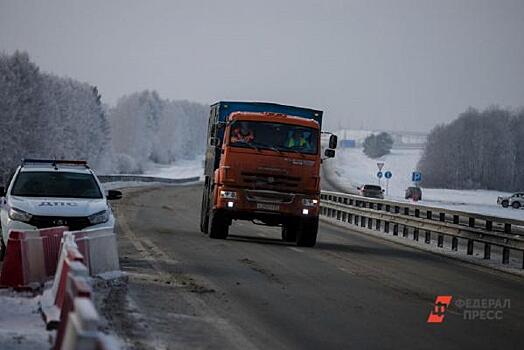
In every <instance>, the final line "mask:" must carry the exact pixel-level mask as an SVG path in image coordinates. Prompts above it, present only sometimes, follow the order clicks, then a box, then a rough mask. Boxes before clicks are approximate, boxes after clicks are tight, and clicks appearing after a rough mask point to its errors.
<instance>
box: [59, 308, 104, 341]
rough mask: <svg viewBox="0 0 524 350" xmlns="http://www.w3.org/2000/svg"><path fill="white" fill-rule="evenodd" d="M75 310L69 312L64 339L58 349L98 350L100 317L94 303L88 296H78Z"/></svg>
mask: <svg viewBox="0 0 524 350" xmlns="http://www.w3.org/2000/svg"><path fill="white" fill-rule="evenodd" d="M74 310H75V311H73V312H71V313H70V314H69V318H68V321H67V326H66V328H65V333H64V339H63V341H62V344H61V345H60V346H59V347H58V348H57V349H60V350H61V349H64V350H70V349H75V350H96V348H97V343H98V342H99V338H100V334H99V332H98V325H99V323H100V317H99V316H98V313H97V312H96V310H95V307H94V305H93V303H92V302H91V300H89V299H87V298H76V299H75V300H74Z"/></svg>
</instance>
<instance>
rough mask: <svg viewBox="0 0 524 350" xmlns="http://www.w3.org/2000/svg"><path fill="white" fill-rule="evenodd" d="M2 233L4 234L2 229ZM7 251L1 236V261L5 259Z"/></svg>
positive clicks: (0, 232)
mask: <svg viewBox="0 0 524 350" xmlns="http://www.w3.org/2000/svg"><path fill="white" fill-rule="evenodd" d="M0 234H2V231H0ZM5 251H6V247H5V243H4V239H3V238H0V261H4V258H5Z"/></svg>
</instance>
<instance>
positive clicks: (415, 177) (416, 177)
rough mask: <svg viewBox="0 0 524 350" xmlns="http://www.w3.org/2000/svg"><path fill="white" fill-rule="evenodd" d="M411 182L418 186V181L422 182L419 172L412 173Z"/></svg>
mask: <svg viewBox="0 0 524 350" xmlns="http://www.w3.org/2000/svg"><path fill="white" fill-rule="evenodd" d="M411 181H413V183H414V184H415V185H418V184H419V182H420V181H422V173H421V172H420V171H414V172H412V173H411Z"/></svg>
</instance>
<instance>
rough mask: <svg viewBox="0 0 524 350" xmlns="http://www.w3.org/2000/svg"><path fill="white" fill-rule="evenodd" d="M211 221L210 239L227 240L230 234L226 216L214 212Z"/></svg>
mask: <svg viewBox="0 0 524 350" xmlns="http://www.w3.org/2000/svg"><path fill="white" fill-rule="evenodd" d="M210 216H211V217H210V219H209V237H210V238H215V239H226V238H227V235H228V233H229V222H228V221H227V218H225V217H224V214H222V213H220V212H219V211H212V212H211V215H210Z"/></svg>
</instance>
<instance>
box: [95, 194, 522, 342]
mask: <svg viewBox="0 0 524 350" xmlns="http://www.w3.org/2000/svg"><path fill="white" fill-rule="evenodd" d="M200 196H201V186H200V185H198V186H186V187H168V186H165V187H155V188H142V189H140V188H139V189H137V188H135V189H129V190H126V191H124V199H122V200H121V201H119V202H115V211H116V214H117V219H118V221H119V227H118V239H119V253H120V260H121V265H122V269H123V270H124V271H126V272H127V273H128V274H129V283H128V285H127V287H126V288H120V289H118V288H117V289H115V290H113V291H112V292H111V294H110V295H109V296H108V298H107V300H106V302H105V307H104V310H103V311H104V314H105V316H106V317H107V318H108V320H109V323H110V324H109V326H110V327H111V328H112V329H114V330H115V331H116V333H117V334H118V335H119V336H120V337H121V338H122V339H123V340H124V341H125V342H126V344H127V345H128V347H129V348H133V349H178V348H180V349H198V348H204V349H207V348H209V349H215V348H225V349H521V348H522V347H523V345H524V341H523V339H524V338H523V336H522V335H523V331H524V305H523V300H522V297H523V295H524V294H523V293H524V280H523V279H522V278H521V277H516V276H513V275H509V274H505V273H501V272H495V271H492V270H490V269H487V268H483V267H479V266H475V265H471V264H467V263H464V262H460V261H456V260H453V259H449V258H445V257H441V256H438V255H435V254H432V253H429V252H425V251H421V250H417V249H413V248H408V247H405V246H402V245H397V244H395V243H391V242H388V241H384V240H381V239H379V238H374V237H370V236H366V235H365V234H362V233H357V232H352V231H350V230H347V229H343V228H338V227H334V226H331V225H329V224H325V223H322V224H321V225H320V233H319V242H318V243H317V246H316V247H315V248H297V247H295V246H293V245H292V244H286V243H283V242H281V241H280V230H279V229H275V228H268V227H264V226H256V225H253V224H252V223H250V222H239V221H237V222H235V223H233V226H232V227H231V229H230V236H229V238H228V239H227V240H213V239H210V238H208V237H207V236H204V235H203V234H201V233H200V231H199V215H200V213H199V212H200ZM437 295H451V296H452V297H453V300H455V301H456V300H458V299H475V300H476V299H501V300H503V299H509V300H510V305H509V306H510V307H509V308H504V309H496V310H495V311H497V310H499V311H502V314H500V313H499V314H498V315H499V316H500V315H502V319H500V320H478V319H477V320H465V319H464V317H463V308H460V307H458V306H457V305H455V304H454V303H452V304H451V306H450V307H449V308H448V310H447V311H446V312H445V319H444V322H443V323H441V324H428V323H427V322H426V320H427V318H428V315H429V313H430V310H432V308H433V303H434V301H435V297H436V296H437ZM480 302H481V301H480V300H479V301H478V302H476V301H473V303H480ZM476 305H477V306H478V305H479V304H476Z"/></svg>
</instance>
